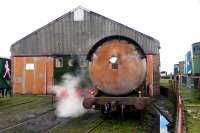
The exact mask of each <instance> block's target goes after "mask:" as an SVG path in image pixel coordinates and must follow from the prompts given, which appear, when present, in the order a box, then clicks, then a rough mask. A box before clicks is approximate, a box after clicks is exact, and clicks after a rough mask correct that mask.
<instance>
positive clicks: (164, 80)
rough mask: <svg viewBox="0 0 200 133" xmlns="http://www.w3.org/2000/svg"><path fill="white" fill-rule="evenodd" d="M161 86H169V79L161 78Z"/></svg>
mask: <svg viewBox="0 0 200 133" xmlns="http://www.w3.org/2000/svg"><path fill="white" fill-rule="evenodd" d="M160 86H163V87H166V88H169V79H161V80H160Z"/></svg>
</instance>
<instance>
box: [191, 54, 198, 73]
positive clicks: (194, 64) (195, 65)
mask: <svg viewBox="0 0 200 133" xmlns="http://www.w3.org/2000/svg"><path fill="white" fill-rule="evenodd" d="M192 75H194V76H198V75H200V55H193V58H192Z"/></svg>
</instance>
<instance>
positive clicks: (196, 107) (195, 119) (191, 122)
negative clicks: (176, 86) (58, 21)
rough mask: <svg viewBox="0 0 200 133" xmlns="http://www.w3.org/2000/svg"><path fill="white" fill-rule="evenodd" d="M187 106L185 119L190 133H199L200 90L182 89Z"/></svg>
mask: <svg viewBox="0 0 200 133" xmlns="http://www.w3.org/2000/svg"><path fill="white" fill-rule="evenodd" d="M181 95H182V97H183V100H184V105H185V118H186V127H187V131H188V133H199V125H200V90H196V89H189V88H186V87H181Z"/></svg>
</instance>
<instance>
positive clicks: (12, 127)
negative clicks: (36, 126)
mask: <svg viewBox="0 0 200 133" xmlns="http://www.w3.org/2000/svg"><path fill="white" fill-rule="evenodd" d="M54 110H55V108H53V109H50V110H47V111H45V112H43V113H41V114H38V115H36V116H35V117H33V118H30V119H27V120H24V121H21V122H19V123H17V124H15V125H11V126H9V127H6V128H3V129H0V133H2V132H6V131H9V130H12V129H15V128H17V127H20V126H22V125H23V124H26V123H28V122H31V121H33V120H34V119H37V118H39V117H42V116H44V115H46V114H48V113H50V112H52V111H54Z"/></svg>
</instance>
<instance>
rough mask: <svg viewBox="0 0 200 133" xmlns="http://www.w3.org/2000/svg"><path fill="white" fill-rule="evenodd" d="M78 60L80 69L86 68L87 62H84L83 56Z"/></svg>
mask: <svg viewBox="0 0 200 133" xmlns="http://www.w3.org/2000/svg"><path fill="white" fill-rule="evenodd" d="M79 60H80V63H79V64H80V67H82V68H84V67H88V61H87V60H86V57H85V56H83V55H82V56H80V57H79Z"/></svg>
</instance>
